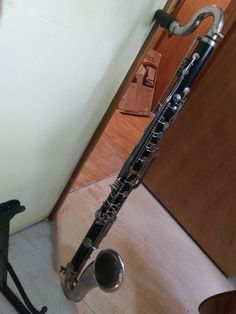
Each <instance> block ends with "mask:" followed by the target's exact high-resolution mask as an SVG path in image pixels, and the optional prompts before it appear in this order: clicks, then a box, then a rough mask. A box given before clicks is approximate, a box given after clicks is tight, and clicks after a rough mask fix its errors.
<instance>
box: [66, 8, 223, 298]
mask: <svg viewBox="0 0 236 314" xmlns="http://www.w3.org/2000/svg"><path fill="white" fill-rule="evenodd" d="M209 15H212V16H213V17H214V23H213V26H212V27H211V28H210V30H209V32H208V33H207V34H206V35H204V36H201V37H199V38H198V39H197V40H196V42H195V45H194V46H193V48H192V51H190V53H189V55H187V56H186V57H185V58H184V60H183V62H182V64H181V66H180V68H179V69H178V70H177V72H176V76H175V78H174V80H173V82H172V85H171V87H170V88H169V90H168V91H167V93H166V95H165V96H164V97H163V100H162V101H161V102H160V105H159V106H158V110H157V112H156V114H155V116H154V118H153V120H152V121H151V123H150V124H149V126H148V127H147V128H146V130H145V131H144V134H143V137H142V138H141V140H140V142H139V143H138V144H137V146H136V147H135V148H134V149H133V151H132V153H131V154H130V157H129V158H128V159H127V161H126V162H125V164H124V165H123V167H122V169H121V171H120V172H119V174H118V176H117V178H116V180H115V182H114V183H113V184H112V186H111V192H110V194H109V195H108V197H107V199H106V200H105V201H104V202H103V204H102V205H101V207H100V208H99V209H98V210H97V212H96V214H95V219H94V221H93V223H92V225H91V227H90V228H89V230H88V232H87V234H86V235H85V237H84V239H83V241H82V242H81V244H80V246H79V247H78V250H77V251H76V253H75V255H74V256H73V258H72V260H71V262H70V263H69V264H68V265H67V267H66V268H65V269H64V276H65V279H64V283H63V289H64V292H65V294H66V296H67V297H68V298H69V299H70V300H73V301H80V300H81V299H82V298H83V297H84V295H85V294H86V293H87V290H89V289H87V288H86V289H87V290H86V289H84V288H83V287H80V288H78V289H77V283H78V282H79V281H80V279H78V276H79V275H80V274H81V271H82V269H83V267H84V265H85V263H86V262H87V260H88V259H89V257H90V255H91V254H92V252H93V250H94V249H97V248H98V247H99V244H100V243H101V241H102V239H103V237H104V236H105V235H106V234H107V233H108V231H109V230H110V228H111V226H112V225H113V223H114V222H115V220H116V217H117V214H118V212H119V210H120V209H121V207H122V205H123V204H124V202H125V201H126V199H127V197H128V195H129V194H130V192H131V191H132V190H134V189H135V188H137V187H138V185H139V184H140V183H141V182H142V179H143V177H144V174H145V172H146V171H147V169H148V168H149V166H150V165H151V162H152V160H153V158H154V157H155V156H157V152H158V148H159V142H160V140H161V139H162V137H163V136H164V134H165V133H166V130H167V129H168V128H169V126H170V125H171V124H172V123H173V121H174V120H175V119H176V117H177V115H178V114H179V112H180V110H181V108H182V107H183V104H184V103H185V101H186V99H187V96H188V94H189V93H190V91H191V87H192V85H193V83H194V82H195V80H196V78H197V77H198V75H199V73H200V72H201V70H202V68H203V67H204V65H205V64H206V62H207V60H208V59H209V57H210V56H211V54H212V52H213V51H214V48H215V45H216V41H217V39H218V37H219V36H221V29H222V27H223V13H222V11H221V10H220V9H218V8H217V7H215V6H209V7H206V8H203V9H201V10H200V11H198V12H197V13H196V14H195V15H194V17H193V18H192V20H191V21H190V22H189V23H188V24H187V25H186V26H181V25H180V24H179V22H178V21H177V20H175V19H174V18H172V17H171V16H170V15H168V14H167V13H165V12H164V11H163V10H158V11H157V12H156V14H155V18H156V19H157V21H158V22H159V24H160V25H161V26H162V27H164V28H165V29H166V31H167V32H168V33H170V34H174V35H180V36H184V35H187V34H189V33H191V32H193V31H194V30H195V29H196V28H197V26H198V25H199V23H200V22H201V20H203V19H204V18H206V17H207V16H209ZM113 252H114V251H113ZM112 257H113V256H112ZM109 259H112V258H111V256H109V257H108V253H107V252H106V251H105V257H101V260H100V261H96V260H95V264H94V263H92V264H93V275H92V276H94V274H95V275H97V274H98V270H97V269H96V268H95V266H97V264H98V265H99V266H97V268H99V267H100V266H101V264H102V263H103V264H104V265H105V268H111V269H113V273H114V272H116V274H117V273H118V275H116V277H115V278H113V277H112V276H111V274H110V277H112V278H111V282H112V283H111V282H109V284H108V286H109V287H110V286H112V288H111V290H115V289H116V288H118V286H119V284H120V282H121V281H122V280H123V275H122V274H123V272H124V265H123V263H122V261H121V260H120V259H119V260H118V261H117V256H116V260H115V262H114V263H113V264H112V266H108V265H110V264H109V261H108V260H109ZM112 261H114V259H112ZM118 262H120V263H121V264H118V266H117V263H118ZM90 268H91V267H90ZM100 268H101V267H100ZM100 268H99V270H100ZM117 268H118V270H119V271H118V272H117V271H114V269H116V270H117ZM85 272H86V270H85ZM82 276H83V274H82V275H81V277H82ZM101 277H106V278H108V277H109V276H108V275H107V274H106V273H103V271H102V272H101V273H100V274H98V278H96V283H95V284H94V285H93V286H92V288H93V287H95V286H99V287H100V288H102V289H104V290H105V291H109V289H108V286H106V287H103V286H102V284H101V282H100V281H99V280H100V279H101ZM87 281H88V279H87ZM101 286H102V287H101ZM114 286H115V287H114ZM83 289H84V290H86V291H83ZM90 289H91V287H90ZM81 290H82V292H81Z"/></svg>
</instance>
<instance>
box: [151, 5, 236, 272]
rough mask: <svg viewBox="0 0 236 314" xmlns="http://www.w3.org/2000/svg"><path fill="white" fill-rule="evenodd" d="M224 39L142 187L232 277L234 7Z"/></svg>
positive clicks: (235, 249)
mask: <svg viewBox="0 0 236 314" xmlns="http://www.w3.org/2000/svg"><path fill="white" fill-rule="evenodd" d="M224 33H225V38H224V40H223V41H222V42H221V44H220V45H219V47H218V50H217V51H216V52H215V54H214V56H213V58H212V62H211V63H210V64H208V67H207V69H206V70H205V71H204V73H203V74H204V75H202V76H201V78H200V80H199V81H198V85H197V88H195V90H194V91H193V93H192V94H191V96H190V98H189V100H188V102H187V103H186V105H185V107H184V108H183V110H182V112H181V114H180V116H179V117H178V119H177V120H176V122H175V124H174V125H173V126H172V127H171V128H170V130H169V131H168V132H167V134H166V137H165V138H164V139H163V141H162V143H161V147H160V154H159V158H158V160H156V161H154V163H153V164H152V166H151V168H150V169H149V171H148V173H147V176H146V178H145V184H146V186H147V187H148V188H149V190H151V191H152V193H153V194H154V195H155V196H156V197H157V198H158V199H159V200H160V201H161V202H162V203H163V204H164V205H165V206H166V208H168V209H169V211H170V212H171V214H172V215H173V216H174V217H175V218H176V219H177V220H178V221H179V222H180V224H181V225H182V226H183V227H184V228H185V229H186V230H187V231H188V232H189V234H190V235H191V236H192V237H193V238H194V239H195V240H196V242H197V243H198V244H199V245H200V246H201V247H202V248H203V249H204V250H205V252H207V254H208V255H209V256H210V257H211V258H212V259H213V260H214V261H215V263H216V264H217V265H218V266H219V267H220V268H221V269H222V270H223V271H224V272H225V273H226V274H227V275H229V276H231V275H235V274H236V193H235V187H236V123H235V116H236V58H235V56H236V45H235V43H236V2H235V1H232V2H231V4H230V6H229V7H228V9H227V12H226V27H225V31H224Z"/></svg>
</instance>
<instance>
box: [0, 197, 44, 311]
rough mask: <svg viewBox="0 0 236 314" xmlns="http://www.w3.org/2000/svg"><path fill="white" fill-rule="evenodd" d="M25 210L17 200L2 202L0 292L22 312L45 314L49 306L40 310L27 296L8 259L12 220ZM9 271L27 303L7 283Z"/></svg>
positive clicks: (0, 221)
mask: <svg viewBox="0 0 236 314" xmlns="http://www.w3.org/2000/svg"><path fill="white" fill-rule="evenodd" d="M24 210H25V207H24V206H21V205H20V202H19V201H17V200H10V201H8V202H5V203H1V204H0V292H2V294H3V295H4V296H5V297H6V298H7V300H8V301H9V302H10V303H11V305H12V306H13V307H14V308H15V309H16V311H17V313H20V314H31V313H32V314H43V313H46V312H47V307H46V306H43V307H42V309H41V310H40V311H38V310H37V309H36V308H35V307H34V306H33V304H32V303H31V302H30V300H29V298H28V297H27V295H26V293H25V291H24V289H23V287H22V285H21V283H20V281H19V279H18V277H17V276H16V273H15V271H14V269H13V268H12V266H11V264H10V263H9V261H8V247H9V229H10V220H11V219H12V218H13V217H14V216H15V215H16V214H18V213H20V212H22V211H24ZM7 272H8V273H9V275H10V276H11V277H12V280H13V282H14V283H15V285H16V287H17V289H18V291H19V293H20V295H21V297H22V299H23V301H24V303H25V305H24V304H23V303H22V302H21V301H20V300H19V299H18V297H17V296H16V295H15V294H14V293H13V292H12V290H11V289H10V288H9V287H8V285H7Z"/></svg>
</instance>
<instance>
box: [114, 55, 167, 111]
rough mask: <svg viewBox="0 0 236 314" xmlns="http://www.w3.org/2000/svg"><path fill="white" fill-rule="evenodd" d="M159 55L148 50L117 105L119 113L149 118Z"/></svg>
mask: <svg viewBox="0 0 236 314" xmlns="http://www.w3.org/2000/svg"><path fill="white" fill-rule="evenodd" d="M160 61H161V54H160V53H159V52H157V51H155V50H153V49H150V50H149V51H148V53H147V55H146V57H145V58H144V60H143V62H142V64H141V66H140V67H139V69H138V71H137V73H136V75H135V77H134V79H133V80H132V82H130V84H129V87H128V88H127V90H126V92H125V94H124V96H123V97H122V99H121V102H120V103H119V107H118V108H119V111H120V112H122V113H129V114H135V115H141V116H149V115H150V112H151V108H152V101H153V95H154V91H155V86H156V78H157V72H158V67H159V64H160Z"/></svg>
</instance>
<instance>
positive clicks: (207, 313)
mask: <svg viewBox="0 0 236 314" xmlns="http://www.w3.org/2000/svg"><path fill="white" fill-rule="evenodd" d="M199 313H200V314H236V291H235V290H234V291H229V292H224V293H220V294H216V295H214V296H212V297H210V298H208V299H206V300H205V301H203V302H202V303H201V304H200V306H199Z"/></svg>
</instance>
